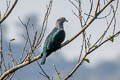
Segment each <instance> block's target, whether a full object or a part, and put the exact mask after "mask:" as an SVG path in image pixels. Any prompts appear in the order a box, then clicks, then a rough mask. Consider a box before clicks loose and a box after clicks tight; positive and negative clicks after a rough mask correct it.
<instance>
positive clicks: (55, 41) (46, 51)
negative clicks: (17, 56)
mask: <svg viewBox="0 0 120 80" xmlns="http://www.w3.org/2000/svg"><path fill="white" fill-rule="evenodd" d="M64 22H68V21H67V20H66V19H65V18H64V17H61V18H59V19H58V20H57V21H56V27H55V28H54V29H53V30H52V32H51V33H50V34H49V35H48V36H47V38H46V40H45V42H44V46H43V53H42V61H41V64H45V61H46V57H47V56H49V55H50V54H51V53H52V52H54V51H56V50H57V49H59V48H60V46H61V43H62V42H63V41H64V39H65V31H64V26H63V23H64Z"/></svg>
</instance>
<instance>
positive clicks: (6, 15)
mask: <svg viewBox="0 0 120 80" xmlns="http://www.w3.org/2000/svg"><path fill="white" fill-rule="evenodd" d="M17 2H18V0H14V3H13V5H12V6H11V8H10V9H9V10H8V11H7V12H6V14H5V15H4V16H3V17H2V18H1V19H0V24H1V23H2V22H3V21H4V20H5V19H6V18H7V17H8V16H9V14H10V13H11V12H12V10H13V9H14V7H15V6H16V4H17Z"/></svg>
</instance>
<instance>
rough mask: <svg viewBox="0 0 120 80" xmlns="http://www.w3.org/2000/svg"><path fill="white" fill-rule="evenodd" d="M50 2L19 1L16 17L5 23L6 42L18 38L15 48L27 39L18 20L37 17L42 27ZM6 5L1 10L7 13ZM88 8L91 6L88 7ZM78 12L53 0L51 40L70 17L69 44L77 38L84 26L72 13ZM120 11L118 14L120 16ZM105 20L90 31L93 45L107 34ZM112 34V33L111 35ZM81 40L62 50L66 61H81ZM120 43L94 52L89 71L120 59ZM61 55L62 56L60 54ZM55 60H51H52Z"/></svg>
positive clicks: (65, 4) (117, 39) (14, 15)
mask: <svg viewBox="0 0 120 80" xmlns="http://www.w3.org/2000/svg"><path fill="white" fill-rule="evenodd" d="M48 1H49V0H42V1H41V0H19V1H18V4H17V6H16V7H15V9H14V10H13V12H12V14H11V15H10V16H9V17H8V19H7V20H6V21H5V23H7V26H8V25H9V26H8V27H7V30H6V31H7V32H6V36H5V38H6V40H10V39H12V38H15V39H16V40H15V44H18V45H19V44H21V43H22V41H23V38H21V33H24V30H23V29H21V27H17V25H16V22H17V23H19V20H18V16H20V17H21V19H23V20H24V19H25V18H26V17H29V16H28V15H36V16H39V17H37V19H38V21H37V24H38V27H39V26H40V25H41V21H42V20H43V16H44V13H45V10H46V3H48ZM4 4H5V2H0V5H1V6H2V7H0V9H1V10H3V5H4ZM86 6H87V5H86ZM73 9H74V8H73V7H71V4H70V3H69V2H68V0H53V7H52V12H51V14H50V16H49V23H48V25H49V26H48V28H47V31H46V35H45V36H47V35H48V34H49V32H50V31H51V30H52V29H53V28H54V26H55V22H56V20H57V19H58V18H59V17H62V16H64V17H66V19H68V21H69V22H68V23H65V24H64V26H65V31H66V40H67V39H69V38H71V37H72V36H73V35H74V34H76V33H77V32H78V31H79V30H80V24H79V21H78V19H77V18H76V17H75V16H74V15H73V13H72V10H73ZM119 11H120V10H118V12H119ZM116 17H117V24H116V25H117V28H116V29H119V26H118V25H119V24H120V23H119V22H118V21H120V20H119V18H118V17H120V16H119V15H118V14H117V16H116ZM101 22H102V20H96V21H95V22H94V23H93V24H92V25H91V26H90V28H88V30H87V33H89V34H92V38H91V40H92V42H94V41H95V40H96V38H97V37H99V36H100V35H99V34H100V33H101V32H104V30H103V29H104V27H105V26H104V25H105V24H104V23H102V24H101ZM109 33H110V32H109ZM80 38H81V36H80V37H78V38H77V39H75V40H74V41H73V42H71V43H70V44H69V45H67V46H65V47H64V48H62V49H61V50H59V51H60V52H62V53H61V56H62V57H63V58H64V60H66V61H68V62H73V61H77V60H78V56H79V53H80V46H81V44H80ZM119 44H120V40H119V38H115V42H114V43H112V42H108V43H106V44H104V45H103V46H102V47H100V48H99V49H98V50H96V51H94V52H93V53H92V54H90V55H89V57H88V58H89V59H90V61H91V63H90V64H87V66H88V67H94V66H97V65H98V64H100V63H102V62H104V61H105V62H106V61H108V62H109V61H115V60H116V59H118V58H119V56H120V49H119V47H120V45H119ZM59 51H58V52H59ZM52 57H54V55H53V56H51V57H50V59H52Z"/></svg>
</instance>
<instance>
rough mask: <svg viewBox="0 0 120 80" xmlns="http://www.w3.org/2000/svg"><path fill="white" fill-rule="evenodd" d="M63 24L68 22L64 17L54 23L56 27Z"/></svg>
mask: <svg viewBox="0 0 120 80" xmlns="http://www.w3.org/2000/svg"><path fill="white" fill-rule="evenodd" d="M64 22H68V20H66V18H65V17H61V18H59V19H58V20H57V21H56V24H57V25H63V23H64Z"/></svg>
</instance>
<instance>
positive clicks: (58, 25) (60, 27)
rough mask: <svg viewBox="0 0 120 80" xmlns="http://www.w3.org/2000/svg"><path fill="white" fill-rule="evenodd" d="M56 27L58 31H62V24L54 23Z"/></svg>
mask: <svg viewBox="0 0 120 80" xmlns="http://www.w3.org/2000/svg"><path fill="white" fill-rule="evenodd" d="M56 27H57V28H59V29H64V27H63V23H56Z"/></svg>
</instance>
